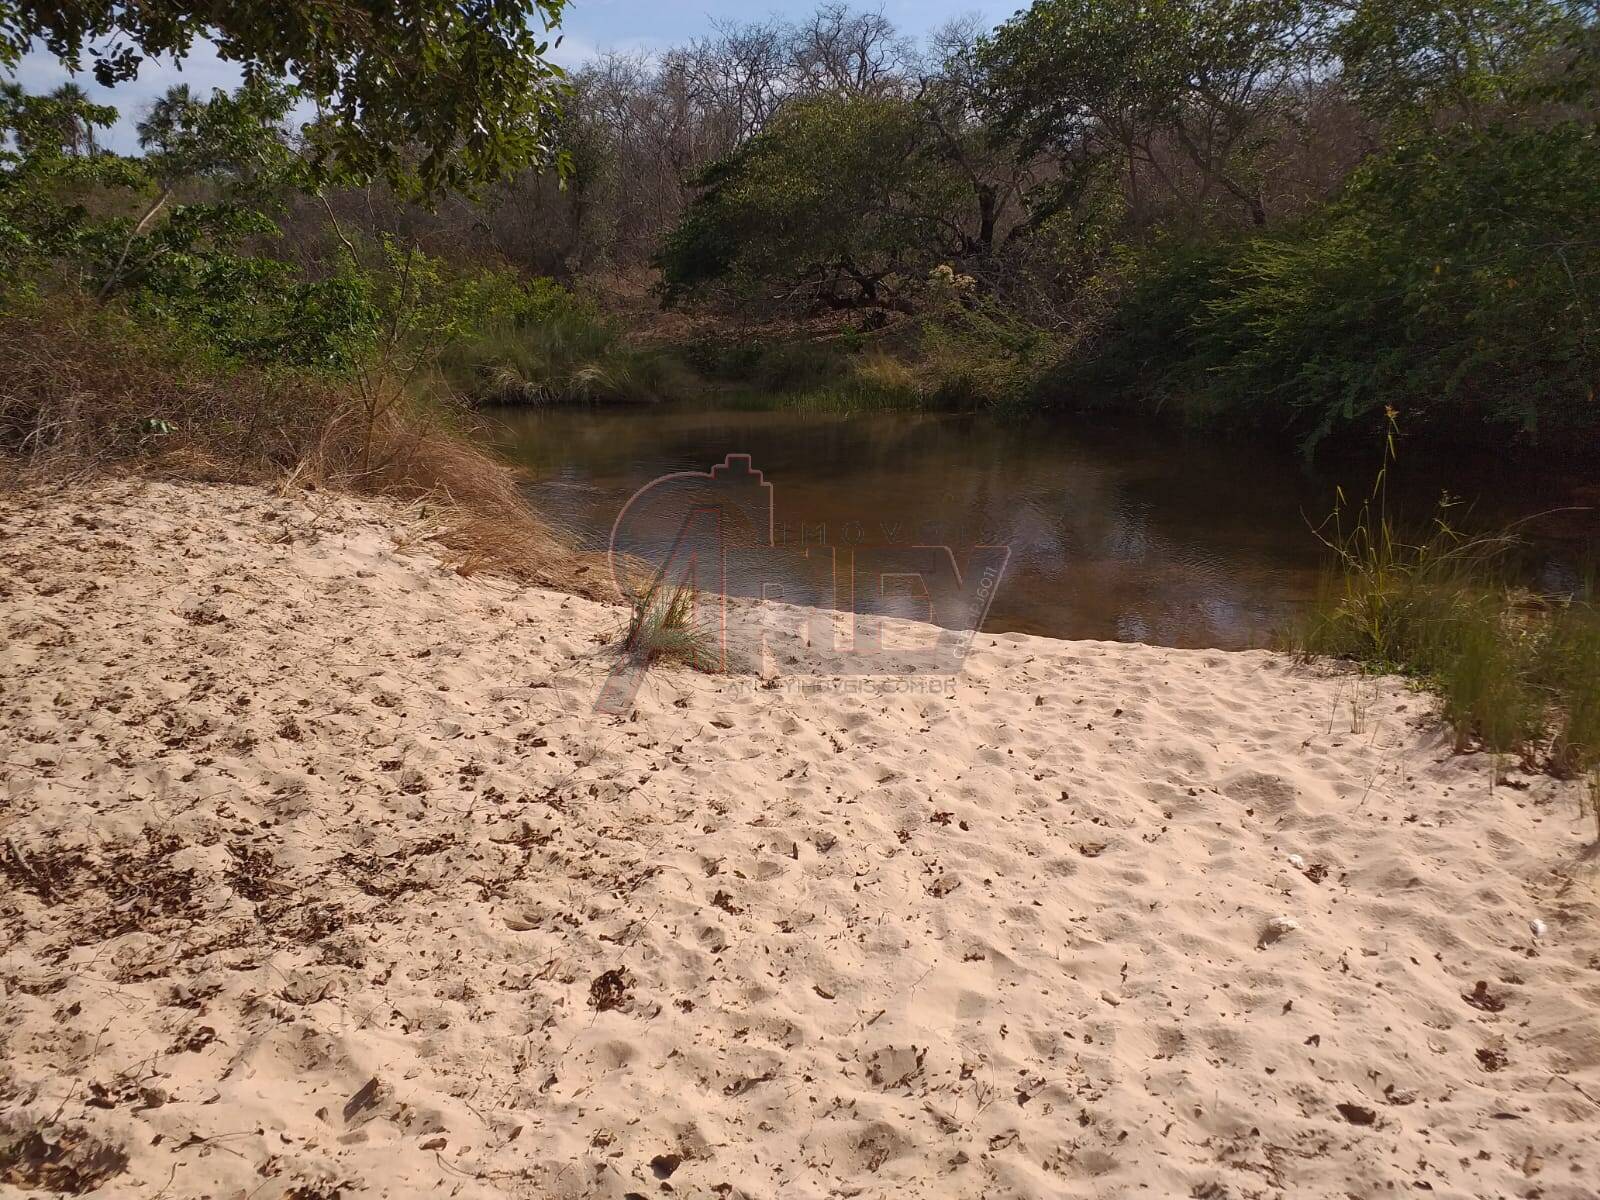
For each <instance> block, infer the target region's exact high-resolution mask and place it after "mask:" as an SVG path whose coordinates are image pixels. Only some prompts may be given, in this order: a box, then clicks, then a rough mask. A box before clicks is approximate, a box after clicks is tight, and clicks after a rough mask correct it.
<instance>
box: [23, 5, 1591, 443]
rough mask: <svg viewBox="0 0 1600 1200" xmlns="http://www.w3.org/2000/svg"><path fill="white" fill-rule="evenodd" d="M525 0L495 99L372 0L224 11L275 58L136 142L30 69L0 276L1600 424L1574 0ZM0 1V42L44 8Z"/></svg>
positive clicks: (478, 333)
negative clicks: (694, 31)
mask: <svg viewBox="0 0 1600 1200" xmlns="http://www.w3.org/2000/svg"><path fill="white" fill-rule="evenodd" d="M180 7H181V6H180ZM444 7H445V8H448V9H449V13H447V14H446V15H447V16H449V14H456V16H459V14H458V13H456V10H455V9H453V8H450V7H449V6H444ZM97 11H98V10H97ZM175 11H176V10H175ZM182 11H183V12H185V13H187V11H188V10H182ZM522 15H523V14H516V13H513V14H511V15H510V16H508V17H506V18H505V19H506V20H509V21H511V22H512V24H514V25H515V26H516V28H517V33H516V36H515V37H513V38H510V39H509V40H507V41H504V42H496V43H494V47H495V48H494V51H493V52H494V53H495V54H500V55H503V56H510V57H511V58H512V59H514V60H515V63H516V65H517V70H518V71H519V72H521V74H519V75H517V78H518V79H521V80H522V81H523V82H524V83H525V84H527V90H526V93H525V94H522V95H519V96H517V97H515V98H514V99H513V98H511V97H509V94H508V93H507V92H506V89H505V86H504V85H505V78H503V77H500V76H496V77H494V78H493V79H490V78H489V73H488V69H487V68H486V67H484V64H483V62H482V61H480V60H479V59H478V58H471V61H470V63H468V62H467V61H466V60H467V59H468V58H470V56H469V55H467V52H466V50H464V49H463V48H462V45H464V43H463V44H462V45H458V44H453V43H450V42H449V40H448V39H446V38H442V37H441V39H440V47H441V48H440V53H441V54H460V55H462V56H463V60H464V65H463V68H462V69H463V70H469V68H470V70H475V71H478V72H479V74H480V75H482V76H483V78H482V79H481V80H480V83H481V85H482V88H483V91H482V94H481V95H475V96H474V97H473V98H472V99H474V100H475V101H477V102H480V103H479V108H480V109H481V111H478V112H475V113H472V112H466V111H453V110H450V109H449V106H448V104H446V103H445V99H447V98H443V99H442V98H441V97H440V96H439V95H438V94H436V93H437V89H436V88H434V87H433V85H432V84H425V83H422V82H415V81H414V82H410V83H406V82H402V81H397V80H395V79H392V78H391V79H384V78H383V77H382V76H381V73H379V72H375V71H373V70H369V69H367V68H369V67H370V66H371V62H372V61H373V60H371V59H370V58H369V57H363V55H370V54H372V53H373V52H374V49H375V46H376V42H381V41H382V40H383V37H384V36H385V33H384V32H382V31H375V30H374V29H372V28H367V29H366V31H365V32H364V33H363V32H361V31H360V30H359V29H357V28H356V26H355V25H352V26H351V28H349V29H346V30H344V32H343V33H342V35H341V36H342V38H344V39H345V41H344V42H342V43H341V46H342V49H343V52H346V53H347V54H348V55H350V56H351V58H350V61H351V62H352V63H353V64H354V63H359V64H365V65H364V66H362V68H361V69H359V70H354V71H353V73H351V74H350V75H348V76H347V77H346V78H345V80H344V82H343V83H341V81H340V77H339V75H338V74H337V72H333V73H329V71H328V70H327V69H326V68H325V67H319V68H318V69H317V70H311V69H310V68H309V67H308V66H307V61H309V60H307V61H302V59H303V58H304V56H303V55H298V52H297V51H296V50H295V48H294V45H295V43H294V40H293V38H291V44H290V46H289V48H288V49H287V50H285V49H283V48H280V47H277V46H275V45H268V44H266V39H264V38H263V35H262V34H261V31H260V30H259V29H258V28H256V27H254V26H252V25H250V24H249V23H248V22H245V21H242V20H241V21H240V22H239V23H238V24H239V28H238V29H233V28H232V27H231V26H230V28H228V29H224V30H221V31H213V34H212V36H221V37H223V39H224V42H225V43H226V44H227V45H229V46H233V47H235V48H236V49H238V51H239V52H238V54H237V55H236V57H241V58H243V59H244V60H245V61H251V62H255V63H257V65H259V66H260V67H261V68H262V69H261V71H260V72H259V73H258V74H257V75H256V76H255V77H254V79H253V82H252V83H251V84H250V85H249V86H248V87H246V88H244V89H242V90H240V91H239V92H237V93H236V94H234V95H231V96H230V95H226V94H222V93H218V94H215V95H212V96H210V97H206V96H200V95H198V94H195V93H192V92H190V91H189V90H188V89H186V88H176V89H173V91H172V92H171V93H169V95H168V96H167V97H165V98H164V99H162V100H161V101H160V102H159V103H157V104H155V105H154V106H153V107H152V108H151V109H150V110H149V111H148V112H146V113H143V114H142V115H141V120H140V123H139V126H138V128H139V142H140V151H139V153H137V154H132V155H120V154H112V153H108V152H107V151H106V150H105V149H104V148H103V145H102V143H103V141H104V133H103V131H104V130H105V129H106V127H107V126H109V125H110V123H111V122H112V120H113V119H114V117H115V115H116V114H115V113H114V111H113V110H111V109H109V108H106V107H103V106H100V105H97V104H94V103H91V102H90V100H89V97H88V96H87V95H86V94H85V93H84V92H83V90H82V89H80V88H76V87H74V86H73V85H68V86H67V87H65V88H63V89H61V90H59V91H58V92H56V93H54V94H52V95H50V96H29V95H26V94H24V93H23V92H22V91H21V90H20V89H18V88H17V87H16V86H15V85H8V90H7V91H6V93H5V96H4V98H3V101H0V111H3V117H4V124H5V131H6V139H7V140H6V145H7V149H6V150H5V161H4V163H3V164H0V276H3V278H0V283H3V285H4V287H5V291H6V295H7V301H6V303H7V306H14V305H15V303H16V297H17V296H19V295H22V296H30V297H33V298H34V299H38V298H39V297H44V298H45V299H46V300H48V298H49V297H51V296H55V295H60V294H61V293H62V292H63V291H73V290H75V291H77V292H81V293H85V294H87V295H89V296H92V297H93V298H94V299H95V300H96V301H97V302H99V303H104V304H111V305H115V306H118V307H120V308H121V309H122V310H124V311H126V312H127V313H129V314H130V315H131V316H132V317H133V318H134V319H136V320H139V321H141V322H143V323H145V324H146V325H148V326H150V327H166V328H172V329H179V330H181V331H182V332H183V335H184V337H185V338H186V339H188V340H190V341H200V342H203V343H204V344H205V346H204V348H205V351H206V353H207V354H210V355H213V356H215V357H216V358H218V359H219V360H221V361H227V362H238V363H244V364H263V363H266V364H271V365H272V367H273V368H274V369H279V368H285V367H293V368H297V369H302V368H303V369H306V370H310V371H313V372H318V373H322V374H332V375H345V376H353V375H357V374H359V372H360V370H361V369H362V364H363V363H366V362H368V361H370V360H371V359H372V358H373V357H374V356H378V357H382V356H383V355H384V354H386V353H389V354H390V357H391V358H392V357H393V354H392V352H393V351H394V350H396V348H400V349H403V350H404V352H405V353H406V354H409V355H411V356H413V357H414V358H415V359H416V360H417V363H418V365H417V366H416V367H415V368H414V369H412V370H409V371H408V372H407V379H408V388H409V389H410V390H411V391H412V392H413V393H421V392H426V391H432V392H435V393H437V394H440V395H461V396H465V397H466V398H467V399H469V400H471V401H475V402H478V403H500V402H519V403H527V402H539V403H542V402H552V401H565V400H612V399H626V400H642V399H653V398H658V397H661V396H664V395H665V396H670V395H676V394H683V393H686V392H690V391H695V390H700V389H704V388H708V387H723V386H727V387H728V388H729V389H730V391H731V392H732V393H733V394H735V395H738V394H740V393H741V392H742V393H743V394H744V395H746V396H747V397H748V398H749V399H750V401H751V402H755V397H754V393H756V392H758V391H759V392H762V393H765V394H769V395H770V396H771V398H772V399H771V402H774V403H780V404H792V405H801V406H827V407H834V408H844V409H854V408H872V407H884V406H908V405H928V406H952V407H1000V408H1010V409H1034V408H1041V407H1050V406H1056V407H1073V408H1079V409H1083V410H1087V411H1093V412H1106V413H1113V414H1115V415H1116V416H1118V417H1119V418H1124V417H1128V416H1136V417H1143V418H1149V419H1177V420H1181V421H1185V422H1190V423H1210V424H1214V425H1218V426H1222V427H1231V428H1238V429H1248V430H1250V431H1253V432H1257V433H1265V434H1267V435H1270V436H1275V437H1279V438H1282V439H1284V440H1285V441H1287V442H1289V443H1291V444H1296V445H1299V446H1300V447H1301V448H1302V449H1304V450H1307V451H1310V452H1315V451H1317V450H1318V449H1319V448H1320V447H1322V446H1325V445H1327V444H1329V443H1330V440H1331V442H1335V443H1337V442H1341V441H1343V442H1355V443H1357V444H1359V443H1360V442H1362V441H1364V440H1365V439H1366V438H1367V437H1370V436H1371V435H1372V433H1373V432H1374V431H1375V430H1376V429H1377V428H1379V427H1380V426H1381V423H1382V417H1381V413H1382V411H1383V409H1384V407H1385V406H1386V405H1392V406H1394V407H1397V408H1399V409H1400V410H1401V411H1402V412H1403V413H1405V414H1406V424H1407V429H1408V433H1409V435H1410V437H1411V438H1412V439H1413V440H1414V441H1419V442H1432V443H1435V444H1437V445H1440V446H1443V445H1446V444H1452V443H1457V442H1462V441H1475V442H1479V443H1488V444H1493V445H1497V446H1523V447H1527V446H1538V447H1539V448H1540V451H1541V453H1545V454H1548V453H1552V452H1570V453H1575V454H1581V453H1584V452H1585V451H1586V450H1590V449H1592V448H1593V445H1594V443H1595V442H1596V441H1600V437H1597V434H1600V405H1597V402H1596V398H1595V390H1596V385H1597V381H1600V328H1597V325H1596V321H1597V320H1600V316H1597V314H1600V234H1597V233H1596V227H1595V222H1594V221H1593V220H1592V214H1593V213H1594V212H1595V211H1596V210H1597V209H1600V139H1597V133H1596V124H1595V114H1596V96H1597V79H1600V33H1597V16H1596V12H1595V10H1594V7H1593V5H1592V4H1586V3H1578V2H1576V0H1573V2H1567V0H1494V3H1454V2H1453V0H1447V2H1423V0H1360V2H1359V3H1356V4H1341V5H1333V4H1328V3H1324V2H1323V0H1227V2H1225V3H1216V2H1214V0H1207V2H1205V3H1202V2H1200V0H1161V2H1160V3H1155V4H1150V3H1133V2H1132V0H1038V2H1037V3H1035V4H1033V5H1032V7H1030V8H1027V9H1025V10H1023V11H1020V12H1018V13H1017V14H1016V15H1015V16H1014V17H1012V18H1011V19H1010V20H1008V21H1006V22H1004V23H1003V24H1001V25H1000V26H998V27H997V28H994V29H986V28H984V27H983V26H982V25H981V24H979V23H976V22H973V21H965V22H956V23H953V24H950V25H947V26H944V27H942V28H940V29H938V30H935V31H934V32H933V33H931V34H930V35H929V36H928V37H927V38H925V39H924V40H923V41H921V42H914V41H913V40H911V39H909V38H907V37H905V36H903V35H902V34H901V33H900V32H899V31H898V30H896V29H895V28H894V27H893V25H892V24H891V23H890V22H889V21H888V20H887V19H886V18H884V17H883V16H881V15H878V14H874V13H871V12H857V11H852V10H850V9H849V8H846V7H844V6H842V5H834V4H825V5H824V6H822V7H821V8H819V9H818V10H817V11H816V12H815V13H814V14H813V15H811V16H810V17H806V18H804V19H800V20H797V21H794V22H783V21H778V20H765V21H756V22H746V23H742V24H724V25H719V26H717V27H715V28H714V29H712V30H711V31H710V32H708V34H707V35H706V36H704V37H701V38H697V39H695V40H693V41H691V42H689V43H687V44H685V45H681V46H677V47H672V48H668V49H666V50H663V51H661V52H659V53H656V54H653V55H649V56H644V55H622V54H605V55H600V56H598V57H596V58H595V59H593V60H592V61H590V62H589V63H587V64H586V65H584V66H583V67H582V68H580V69H579V70H577V71H575V72H573V73H572V74H571V76H570V77H568V76H563V75H562V74H561V73H560V72H559V71H557V70H556V69H554V68H552V67H550V66H549V65H548V63H546V62H545V61H544V59H543V58H542V57H541V55H542V50H541V49H540V45H539V43H538V40H537V39H536V38H535V39H534V40H532V41H529V40H528V39H527V38H524V37H523V34H525V33H527V30H528V26H527V24H526V22H524V21H522ZM538 15H539V16H540V17H541V18H542V19H543V20H544V21H545V22H549V21H553V20H555V19H557V18H558V17H559V15H560V5H559V4H555V3H544V4H541V5H540V6H539V9H538ZM101 16H102V17H103V18H104V21H102V23H104V22H106V21H109V22H111V25H115V24H116V21H117V20H118V18H117V17H116V16H115V12H114V11H113V10H107V12H106V13H104V14H101ZM96 19H97V20H99V19H100V18H96ZM441 19H444V18H443V17H441ZM450 19H456V18H455V16H452V17H450ZM7 20H8V24H7V27H6V31H7V36H6V39H5V44H6V46H8V47H10V50H9V51H8V53H10V54H11V61H16V55H17V54H18V53H20V50H21V48H25V47H26V45H27V44H28V38H29V37H47V36H49V35H50V34H51V33H52V27H51V26H50V19H49V12H48V10H40V11H39V12H34V10H33V8H32V6H24V8H23V10H22V13H21V15H20V16H19V17H18V18H16V19H15V20H14V21H13V20H12V19H11V18H7ZM197 21H198V17H196V16H194V14H189V15H188V16H187V17H186V18H185V22H186V23H185V22H179V23H178V24H177V25H174V26H173V27H172V28H170V29H169V28H167V27H166V26H162V25H152V26H151V28H150V29H145V30H142V35H147V40H149V39H153V40H151V44H150V45H149V46H147V47H145V48H146V49H147V50H158V49H161V48H162V47H163V46H165V44H166V43H167V42H172V43H173V45H174V46H176V45H177V44H178V43H179V42H182V43H183V44H185V45H186V44H188V43H187V42H184V41H183V39H185V38H188V39H189V40H192V39H193V37H195V36H197V35H198V33H199V31H200V28H201V27H200V26H199V25H198V24H196V22H197ZM30 22H31V23H30ZM111 25H108V26H107V29H108V30H109V29H110V28H111ZM427 28H428V26H427V22H426V21H422V23H421V24H420V25H419V26H418V30H419V31H422V30H426V29H427ZM67 32H68V33H71V34H72V35H73V37H75V38H76V39H77V40H76V41H75V42H74V41H72V39H71V38H68V39H67V41H64V42H61V43H60V48H61V49H62V50H63V51H64V52H68V53H69V56H71V57H73V61H78V59H79V58H80V57H81V54H82V52H83V51H84V50H85V48H86V47H90V46H92V44H93V41H92V38H89V37H88V36H87V35H88V34H89V33H93V32H94V31H92V30H77V29H76V27H74V28H73V29H69V30H67ZM102 32H104V31H102ZM393 32H394V34H395V36H402V35H403V34H404V33H405V31H404V30H398V31H393ZM301 33H303V34H305V36H310V34H308V33H305V31H304V30H301ZM296 36H299V35H298V34H297V35H296ZM418 36H423V33H421V32H419V33H418ZM427 36H433V35H432V34H428V35H427ZM463 36H464V37H467V38H468V40H469V41H470V40H471V38H476V37H477V36H478V34H477V33H476V32H474V33H472V34H470V35H463ZM230 38H231V39H233V41H228V39H230ZM363 38H367V39H369V40H368V42H367V43H363V42H362V39H363ZM241 39H242V40H241ZM252 39H254V40H253V41H252ZM372 39H376V41H373V40H372ZM257 43H261V44H257ZM167 48H169V49H170V48H173V47H167ZM468 49H470V47H468ZM485 53H488V52H487V51H485ZM252 54H253V55H255V57H254V58H252V57H251V55H252ZM136 65H137V64H136V63H128V62H124V61H122V60H117V61H115V62H108V61H106V60H98V65H97V66H96V71H97V73H103V74H104V75H105V76H106V81H108V82H114V81H116V80H117V79H120V78H126V77H127V75H128V74H129V73H130V72H131V71H132V70H134V69H135V68H136ZM101 68H104V70H103V72H102V70H101ZM474 86H477V85H474ZM369 93H370V94H369ZM497 106H498V107H497ZM468 107H469V108H470V107H471V106H468ZM308 117H309V118H310V119H308ZM380 118H381V119H380ZM497 128H500V129H501V132H500V133H496V132H495V130H496V129H497ZM419 280H420V281H424V284H425V286H419V284H418V281H419ZM707 364H709V369H705V368H706V367H707ZM741 364H742V365H741ZM774 381H776V384H775V382H774Z"/></svg>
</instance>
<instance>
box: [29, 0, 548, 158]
mask: <svg viewBox="0 0 1600 1200" xmlns="http://www.w3.org/2000/svg"><path fill="white" fill-rule="evenodd" d="M564 4H565V0H474V2H472V3H455V2H452V0H418V2H404V3H403V2H401V0H350V2H348V3H339V4H323V3H316V2H314V0H289V2H287V3H263V2H261V0H245V2H242V3H230V4H212V3H195V2H185V0H139V2H138V3H131V2H128V0H87V2H86V3H85V2H82V0H71V2H69V0H0V68H15V66H16V65H17V63H18V61H19V60H20V58H21V56H22V54H23V53H24V52H25V51H26V50H27V49H28V47H29V46H30V45H31V44H33V43H34V42H36V41H37V42H41V43H43V45H44V46H45V47H46V48H47V49H48V50H49V51H50V52H51V53H53V54H55V55H56V56H57V57H58V58H60V59H61V60H62V61H63V62H64V63H66V64H67V66H68V67H69V68H70V69H73V70H78V69H80V68H81V67H82V66H83V65H84V60H85V57H86V56H87V58H88V59H90V60H91V61H92V64H93V70H94V75H95V78H96V79H97V80H98V81H99V82H100V83H101V84H103V85H106V86H110V85H113V84H116V83H119V82H123V81H126V80H129V79H132V78H134V77H135V76H136V75H137V73H138V71H139V67H140V64H141V62H142V61H143V59H144V58H145V57H147V56H150V55H167V56H171V57H172V58H174V59H179V60H181V59H182V58H183V57H184V56H185V55H186V54H188V53H189V51H190V50H191V49H192V48H193V46H194V44H195V42H196V40H200V39H204V40H209V41H210V42H212V43H213V44H214V45H215V46H216V48H217V52H218V53H219V55H220V56H221V57H222V59H223V60H224V61H227V62H233V63H238V64H240V65H242V66H243V68H244V70H245V74H246V77H247V78H251V79H255V78H262V77H266V78H276V79H290V80H293V81H294V82H295V83H296V84H297V85H298V86H299V87H300V88H301V89H302V91H303V94H304V95H305V96H306V98H307V99H308V100H309V101H310V102H311V103H313V104H314V105H315V106H316V108H317V109H318V111H319V112H321V113H323V114H325V117H326V119H325V120H323V121H320V122H318V123H317V126H316V134H317V136H316V138H315V139H314V142H313V156H312V162H313V165H314V167H315V168H316V169H317V170H318V171H319V172H322V173H324V174H326V173H330V172H333V171H339V172H343V173H345V174H347V175H351V176H355V177H375V176H380V175H381V176H387V177H388V178H389V179H391V180H392V181H396V182H405V183H408V184H409V183H412V182H413V181H414V182H418V183H420V185H421V186H422V187H423V188H425V189H429V190H432V189H438V188H441V187H454V186H462V185H467V184H471V183H474V182H477V181H481V180H486V179H490V178H497V177H500V176H503V175H505V174H507V173H509V172H510V171H512V170H514V169H516V168H517V167H519V166H522V165H525V164H527V163H530V162H534V161H537V160H539V159H540V158H542V157H543V156H545V155H546V154H547V153H548V152H549V150H550V146H549V137H548V135H549V131H550V125H551V121H552V118H553V115H554V112H555V109H556V105H557V102H558V100H559V99H560V96H561V94H562V90H563V84H562V73H561V71H560V69H559V68H558V67H556V66H554V65H553V64H551V63H550V62H549V61H548V60H547V59H546V57H545V55H546V53H547V51H548V49H549V42H548V38H547V32H548V30H550V29H551V28H553V27H554V26H555V25H556V24H557V23H558V22H559V20H560V17H561V10H562V8H563V6H564Z"/></svg>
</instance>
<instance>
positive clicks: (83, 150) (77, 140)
mask: <svg viewBox="0 0 1600 1200" xmlns="http://www.w3.org/2000/svg"><path fill="white" fill-rule="evenodd" d="M50 99H51V100H54V101H55V102H56V103H57V104H59V105H61V108H62V113H61V127H60V128H61V148H62V149H63V150H65V151H66V152H67V153H68V154H71V155H73V156H77V155H79V154H81V155H83V156H84V157H86V158H88V157H93V156H94V155H95V154H97V153H99V150H100V147H99V146H98V145H97V144H96V143H95V137H94V125H93V124H92V123H91V122H90V121H89V119H88V117H87V116H86V115H85V114H84V111H83V110H84V109H85V108H87V107H88V106H89V104H90V103H91V101H90V99H89V93H88V92H86V91H84V89H83V88H82V87H81V86H79V85H78V84H76V83H72V82H71V81H68V82H67V83H63V84H62V85H61V86H60V87H58V88H57V89H56V90H55V91H53V92H51V93H50Z"/></svg>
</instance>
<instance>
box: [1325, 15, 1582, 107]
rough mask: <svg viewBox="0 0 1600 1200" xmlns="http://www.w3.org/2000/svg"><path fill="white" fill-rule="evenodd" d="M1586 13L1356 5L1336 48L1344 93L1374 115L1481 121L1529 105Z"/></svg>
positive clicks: (1341, 28)
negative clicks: (1528, 101)
mask: <svg viewBox="0 0 1600 1200" xmlns="http://www.w3.org/2000/svg"><path fill="white" fill-rule="evenodd" d="M1584 7H1585V5H1584V4H1582V3H1581V2H1580V3H1572V2H1571V0H1487V2H1486V3H1479V2H1471V3H1466V2H1458V0H1451V2H1445V3H1441V2H1440V0H1360V2H1359V3H1357V4H1355V5H1353V6H1352V7H1351V8H1350V10H1349V13H1348V16H1347V17H1346V18H1345V19H1343V20H1341V21H1340V22H1339V23H1338V26H1337V31H1336V32H1335V34H1334V37H1333V41H1332V48H1333V51H1334V53H1335V54H1336V55H1337V57H1338V59H1339V61H1340V63H1341V64H1342V66H1343V79H1344V84H1345V86H1346V88H1348V89H1349V91H1350V93H1351V94H1352V95H1353V96H1355V97H1356V99H1357V100H1358V101H1360V103H1361V104H1362V105H1363V106H1364V107H1365V108H1367V109H1368V111H1370V112H1373V113H1375V114H1376V115H1378V116H1381V117H1389V118H1395V117H1400V118H1407V119H1410V120H1413V121H1420V122H1436V121H1438V120H1440V119H1464V120H1467V121H1471V122H1481V121H1482V120H1483V119H1484V118H1485V117H1486V116H1488V115H1489V114H1492V113H1504V112H1505V111H1506V110H1507V109H1508V108H1513V107H1516V106H1517V105H1519V104H1520V103H1521V102H1522V101H1523V100H1525V99H1527V98H1529V96H1530V95H1531V92H1532V88H1533V85H1534V84H1535V83H1536V82H1537V81H1538V80H1540V79H1541V78H1542V77H1543V76H1545V75H1547V74H1548V73H1549V71H1550V68H1551V66H1552V62H1553V56H1554V55H1555V54H1556V52H1557V51H1558V50H1559V49H1560V48H1561V46H1562V45H1563V42H1564V41H1566V40H1567V39H1568V38H1570V37H1571V36H1572V35H1573V33H1574V32H1575V31H1576V30H1577V29H1579V28H1580V27H1582V25H1583V24H1584V22H1583V20H1582V12H1581V10H1582V9H1583V8H1584ZM1588 7H1589V8H1590V9H1591V10H1592V8H1593V5H1592V4H1590V5H1588Z"/></svg>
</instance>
